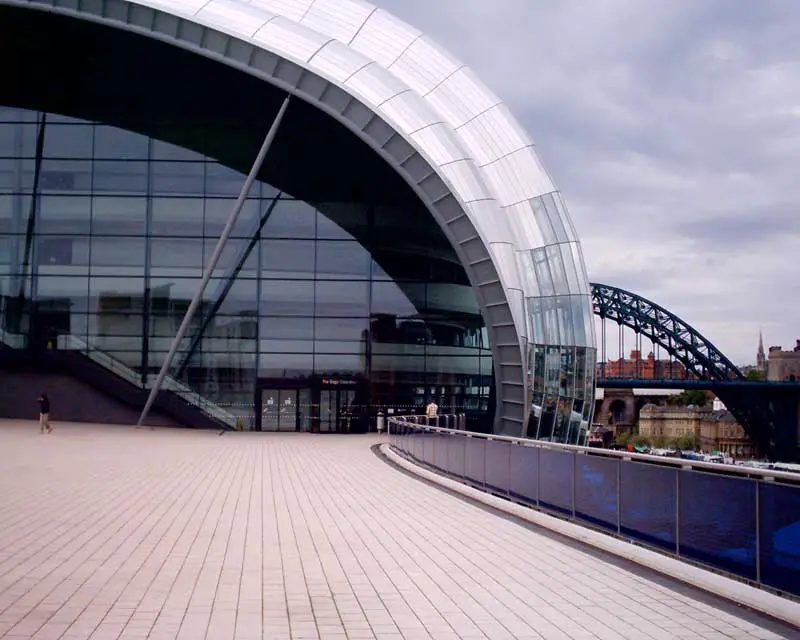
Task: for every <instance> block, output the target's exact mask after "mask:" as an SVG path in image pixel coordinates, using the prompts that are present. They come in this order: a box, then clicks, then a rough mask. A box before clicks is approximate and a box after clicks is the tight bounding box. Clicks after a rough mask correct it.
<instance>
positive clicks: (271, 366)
mask: <svg viewBox="0 0 800 640" xmlns="http://www.w3.org/2000/svg"><path fill="white" fill-rule="evenodd" d="M313 370H314V355H313V354H311V353H264V352H262V353H261V354H260V355H259V358H258V375H259V376H260V377H262V378H308V377H309V376H310V375H311V374H312V372H313Z"/></svg>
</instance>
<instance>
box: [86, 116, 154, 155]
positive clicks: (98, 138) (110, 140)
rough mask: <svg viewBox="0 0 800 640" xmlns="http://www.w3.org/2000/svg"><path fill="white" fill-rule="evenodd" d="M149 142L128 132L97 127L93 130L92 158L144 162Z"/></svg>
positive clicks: (101, 126) (145, 138)
mask: <svg viewBox="0 0 800 640" xmlns="http://www.w3.org/2000/svg"><path fill="white" fill-rule="evenodd" d="M148 146H149V140H148V138H147V137H146V136H142V135H139V134H138V133H133V132H130V131H124V130H122V129H117V128H116V127H108V126H105V125H97V127H96V128H95V130H94V157H95V158H113V159H124V160H146V159H147V155H148Z"/></svg>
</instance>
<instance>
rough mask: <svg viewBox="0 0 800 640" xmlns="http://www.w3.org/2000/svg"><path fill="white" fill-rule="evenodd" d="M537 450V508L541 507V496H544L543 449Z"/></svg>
mask: <svg viewBox="0 0 800 640" xmlns="http://www.w3.org/2000/svg"><path fill="white" fill-rule="evenodd" d="M534 448H535V449H536V506H537V507H539V506H541V504H540V501H539V496H541V495H542V448H541V447H540V446H538V445H537V446H536V447H534Z"/></svg>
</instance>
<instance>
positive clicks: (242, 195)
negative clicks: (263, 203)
mask: <svg viewBox="0 0 800 640" xmlns="http://www.w3.org/2000/svg"><path fill="white" fill-rule="evenodd" d="M289 99H290V96H286V98H285V99H284V101H283V104H282V105H281V108H280V110H279V111H278V115H277V116H275V120H274V122H273V123H272V126H270V128H269V131H268V132H267V137H266V138H264V143H263V144H262V145H261V149H260V150H259V152H258V155H257V156H256V159H255V162H253V166H252V168H251V169H250V173H249V174H248V175H247V179H246V180H245V181H244V184H243V185H242V190H241V191H240V192H239V197H238V198H237V199H236V202H235V203H234V205H233V209H232V210H231V213H230V216H229V217H228V222H227V223H226V224H225V228H224V229H223V230H222V233H221V234H220V236H219V240H217V246H216V248H215V249H214V253H213V254H212V255H211V258H210V259H209V261H208V264H207V265H206V270H205V272H204V273H203V279H202V280H201V282H200V286H199V287H198V289H197V292H196V293H195V294H194V298H192V302H191V304H189V308H188V309H187V310H186V315H185V316H184V317H183V322H181V326H180V327H179V328H178V333H176V334H175V338H174V339H173V341H172V345H171V346H170V348H169V352H168V353H167V356H166V358H164V363H163V364H162V365H161V371H159V372H158V377H157V378H156V382H155V384H154V385H153V388H152V389H150V395H149V396H148V397H147V402H146V403H145V405H144V409H142V414H141V415H140V416H139V421H138V422H137V423H136V424H137V426H142V424H144V421H145V419H146V418H147V414H148V413H149V412H150V409H151V408H152V406H153V402H155V399H156V396H157V395H158V392H159V390H160V389H161V385H162V384H164V378H166V377H167V371H168V370H169V367H170V365H171V364H172V360H173V358H174V357H175V353H176V352H177V351H178V346H179V345H180V343H181V340H183V337H184V336H185V335H186V332H187V331H188V329H189V324H190V323H191V321H192V317H194V314H195V312H196V311H197V307H198V306H200V301H201V300H202V299H203V293H204V292H205V290H206V286H208V281H209V280H210V279H211V274H212V273H214V269H215V268H216V266H217V262H219V259H220V256H221V255H222V250H223V249H224V248H225V244H226V242H227V241H228V237H229V236H230V234H231V231H233V227H234V225H235V224H236V219H237V218H238V217H239V213H240V212H241V210H242V207H243V206H244V203H245V200H246V199H247V196H248V194H249V193H250V188H251V187H252V186H253V182H254V181H255V179H256V175H258V172H259V171H260V170H261V165H262V164H264V158H266V157H267V152H268V151H269V148H270V147H271V146H272V142H273V140H275V136H276V134H277V133H278V128H279V127H280V124H281V120H283V116H284V115H285V114H286V109H287V108H288V107H289Z"/></svg>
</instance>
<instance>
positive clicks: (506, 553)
mask: <svg viewBox="0 0 800 640" xmlns="http://www.w3.org/2000/svg"><path fill="white" fill-rule="evenodd" d="M375 441H376V438H375V437H368V436H363V437H360V436H313V435H302V434H300V435H295V434H288V435H267V434H263V435H262V434H226V435H224V436H218V435H217V434H216V433H209V432H192V431H188V430H170V429H160V430H156V431H151V430H147V429H145V430H134V429H131V428H127V427H104V426H88V425H66V424H63V425H58V424H57V425H56V431H55V432H54V433H53V434H52V435H45V436H42V435H39V434H38V428H37V427H36V426H35V425H34V424H33V423H22V422H6V423H1V424H0V637H4V638H6V639H9V640H10V639H13V638H31V637H35V638H46V639H48V640H50V639H56V638H63V639H65V640H66V639H69V638H74V639H77V638H94V639H97V640H103V639H111V638H130V639H133V638H145V637H150V638H187V639H190V640H197V639H198V638H209V639H211V640H226V639H228V638H242V639H248V638H276V639H277V638H324V639H332V640H335V639H338V638H357V639H366V638H387V639H388V638H397V639H399V638H434V639H435V640H446V639H448V638H488V639H491V640H502V639H504V638H542V637H543V638H575V639H577V638H629V639H631V640H639V639H646V638H781V637H791V634H792V633H793V632H792V630H790V629H788V628H787V627H785V626H782V625H779V624H777V623H775V622H772V621H770V620H767V619H765V618H763V617H761V616H759V615H757V614H753V613H750V612H747V611H742V610H739V609H737V608H736V607H735V606H733V605H731V604H729V603H726V602H724V601H721V600H718V599H715V598H712V597H710V596H706V595H705V594H702V593H700V592H698V591H696V590H693V589H690V588H687V587H684V586H681V585H678V584H676V583H674V582H672V581H670V580H668V579H665V578H662V577H661V576H658V575H656V574H653V573H650V572H647V571H645V570H642V569H639V568H637V567H635V566H633V565H630V564H628V563H626V562H625V561H623V560H616V559H611V558H606V557H603V556H601V555H599V554H598V553H597V552H594V551H592V550H590V549H588V548H584V547H580V546H578V545H575V544H573V543H570V542H567V541H564V540H562V539H559V538H556V537H553V536H552V535H550V534H548V533H545V532H542V531H540V530H538V529H534V528H532V527H530V526H527V525H523V524H520V523H519V522H517V521H514V520H512V519H508V518H504V517H500V516H499V515H497V514H495V513H492V512H490V511H488V510H486V509H483V508H481V507H479V506H477V505H474V504H471V503H469V502H467V501H465V500H462V499H460V498H457V497H454V496H452V495H450V494H448V493H446V492H444V491H442V490H440V489H437V488H435V487H433V486H430V485H428V484H426V483H425V482H423V481H420V480H418V479H416V478H414V477H411V476H409V475H408V474H406V473H404V472H402V471H399V470H398V469H396V468H394V467H393V466H391V465H390V464H388V463H387V462H385V461H384V460H383V459H380V458H379V457H377V456H376V455H375V454H374V453H373V451H372V450H371V448H370V445H371V444H373V443H374V442H375ZM794 637H797V636H794Z"/></svg>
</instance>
